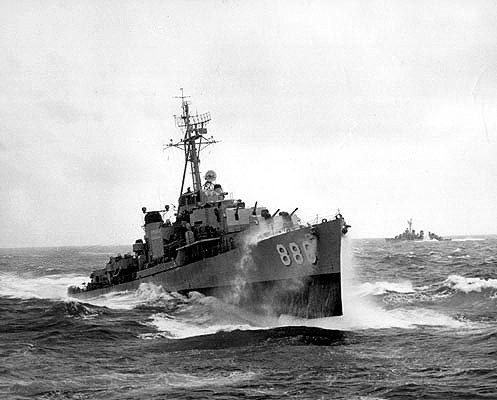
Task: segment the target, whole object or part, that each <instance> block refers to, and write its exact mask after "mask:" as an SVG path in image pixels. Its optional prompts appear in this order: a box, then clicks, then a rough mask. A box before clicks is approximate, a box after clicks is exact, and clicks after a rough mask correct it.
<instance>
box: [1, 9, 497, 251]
mask: <svg viewBox="0 0 497 400" xmlns="http://www.w3.org/2000/svg"><path fill="white" fill-rule="evenodd" d="M0 49H1V52H2V56H1V57H0V102H1V107H0V178H1V192H0V200H1V207H0V218H1V224H0V247H14V246H16V247H17V246H55V245H87V244H128V243H132V242H133V241H134V240H135V239H137V238H139V237H141V236H142V235H143V232H142V230H141V224H142V214H141V211H140V209H141V207H142V206H146V207H148V208H149V209H158V208H161V207H162V206H163V205H164V204H166V203H176V202H177V197H178V193H179V189H180V183H181V182H180V180H181V173H182V163H183V161H182V155H181V153H180V152H179V151H178V150H176V149H171V150H165V151H164V150H163V145H164V144H165V143H167V142H169V139H170V138H173V139H178V138H179V137H180V135H181V132H179V131H178V130H177V129H176V128H175V126H174V120H173V118H172V115H173V114H179V113H180V112H181V109H180V102H179V100H178V99H174V98H173V97H174V96H178V95H179V94H180V92H179V88H180V87H183V88H184V89H185V93H186V94H188V95H190V96H192V97H191V99H190V100H191V101H192V106H191V107H192V110H193V111H196V110H198V112H206V111H210V112H211V115H212V122H211V123H210V125H209V134H212V135H214V136H215V137H216V139H218V140H220V143H219V144H217V145H215V146H211V147H210V148H209V149H208V150H206V151H205V152H204V153H203V155H202V164H201V169H202V172H203V173H205V172H206V171H207V170H208V169H214V170H216V172H217V175H218V182H219V183H221V184H222V185H223V187H224V189H225V190H226V191H228V192H230V193H231V192H232V193H233V194H234V196H235V197H237V198H242V199H244V200H246V202H247V203H248V204H252V203H254V202H255V201H256V200H257V201H258V202H259V205H265V206H267V207H269V209H270V210H273V211H274V210H275V209H276V208H281V209H282V210H288V211H291V210H293V209H294V208H295V207H299V213H300V215H301V216H302V217H311V216H313V215H316V214H319V216H320V217H321V216H325V215H330V214H334V213H335V212H336V210H337V209H338V208H340V210H341V211H342V213H343V214H344V216H345V217H346V219H347V221H348V222H349V223H350V224H351V225H352V226H353V228H352V231H351V234H352V235H353V237H385V236H394V235H396V234H397V233H400V232H401V231H403V230H404V228H405V226H406V220H407V219H408V218H413V220H414V228H415V229H417V230H419V229H424V230H425V231H429V230H430V231H434V232H436V233H438V234H441V235H451V234H468V235H470V234H478V233H497V205H496V203H497V179H496V178H497V3H496V2H494V1H418V0H416V1H414V0H413V1H390V2H389V1H362V2H354V1H267V2H264V1H243V2H242V1H126V0H120V1H100V0H99V1H79V2H76V1H51V0H46V1H9V0H3V1H1V2H0Z"/></svg>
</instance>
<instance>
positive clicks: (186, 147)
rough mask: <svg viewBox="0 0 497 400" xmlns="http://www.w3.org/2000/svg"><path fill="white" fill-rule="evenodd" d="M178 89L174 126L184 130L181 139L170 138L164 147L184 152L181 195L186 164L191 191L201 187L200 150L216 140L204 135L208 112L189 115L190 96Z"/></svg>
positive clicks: (209, 117) (209, 116) (208, 117)
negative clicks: (179, 104)
mask: <svg viewBox="0 0 497 400" xmlns="http://www.w3.org/2000/svg"><path fill="white" fill-rule="evenodd" d="M180 90H181V96H176V97H175V98H176V99H181V109H182V114H181V115H180V116H177V115H175V116H174V119H175V121H176V126H177V127H178V128H180V129H182V130H183V131H184V135H183V139H181V140H180V141H178V142H176V143H173V140H172V139H171V140H170V142H169V143H168V144H167V145H166V146H165V147H166V148H169V147H176V148H178V149H181V150H183V152H184V154H185V166H184V168H183V178H182V180H181V191H180V196H181V195H182V194H183V189H184V187H185V178H186V170H187V168H188V164H190V171H191V175H192V183H193V191H194V192H197V191H199V190H200V189H201V188H202V182H201V180H200V151H201V150H203V149H205V148H206V147H207V146H209V145H210V144H213V143H217V142H216V141H215V140H214V138H213V137H212V136H211V137H209V138H207V137H206V136H205V135H207V128H206V125H207V123H208V122H209V121H210V120H211V115H210V113H205V114H196V115H190V109H189V102H188V101H186V99H187V98H188V97H190V96H185V95H184V94H183V88H181V89H180Z"/></svg>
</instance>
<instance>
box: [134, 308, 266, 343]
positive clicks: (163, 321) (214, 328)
mask: <svg viewBox="0 0 497 400" xmlns="http://www.w3.org/2000/svg"><path fill="white" fill-rule="evenodd" d="M150 324H151V325H152V326H154V327H155V328H156V329H157V330H158V331H159V334H158V335H157V334H145V335H141V336H140V337H141V338H142V339H154V338H156V337H167V338H170V339H184V338H187V337H193V336H200V335H209V334H213V333H216V332H221V331H228V332H229V331H234V330H236V329H240V330H250V329H257V328H256V327H254V326H251V325H248V324H232V323H229V322H228V321H227V322H226V324H212V325H211V324H208V323H205V322H204V323H202V321H188V320H184V319H179V318H176V317H174V316H171V315H168V314H165V313H158V314H154V315H152V317H151V321H150Z"/></svg>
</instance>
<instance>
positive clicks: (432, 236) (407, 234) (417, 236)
mask: <svg viewBox="0 0 497 400" xmlns="http://www.w3.org/2000/svg"><path fill="white" fill-rule="evenodd" d="M385 240H386V241H388V242H399V241H415V240H417V241H421V240H438V241H446V240H451V239H445V238H443V237H442V236H439V235H437V234H436V233H433V232H428V238H426V237H425V233H424V231H422V230H421V231H419V233H416V231H415V230H414V229H412V218H411V219H410V220H408V221H407V228H406V230H405V231H404V232H402V233H401V234H399V235H397V236H395V237H393V238H386V239H385Z"/></svg>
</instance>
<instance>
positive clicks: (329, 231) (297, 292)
mask: <svg viewBox="0 0 497 400" xmlns="http://www.w3.org/2000/svg"><path fill="white" fill-rule="evenodd" d="M179 98H180V99H181V104H182V114H181V116H175V120H176V125H177V126H178V128H180V129H181V130H182V132H183V138H182V139H181V140H179V141H178V142H176V143H173V141H172V140H171V142H170V143H169V144H168V145H167V146H166V147H168V148H170V147H176V148H179V149H181V150H182V151H183V152H184V155H185V164H184V168H183V177H182V181H181V190H180V195H179V202H178V208H177V210H175V211H176V212H175V213H174V215H172V216H171V217H174V222H172V221H171V219H172V218H167V216H168V215H169V214H170V213H173V210H171V208H170V207H169V206H166V207H165V208H164V209H163V210H156V211H148V210H147V209H146V208H145V207H143V208H142V212H143V214H144V226H143V228H144V231H145V235H144V239H138V240H136V242H135V244H133V254H126V255H124V256H121V255H117V256H116V257H111V258H110V260H109V262H108V263H107V265H106V266H105V267H104V268H101V269H96V270H94V271H93V272H92V274H91V275H90V282H89V283H87V284H84V285H83V287H75V286H72V287H70V288H68V294H69V295H70V296H71V297H75V298H79V299H89V298H92V297H96V296H100V295H102V294H105V293H108V292H111V291H126V290H135V289H137V288H138V287H139V285H140V284H142V283H153V284H156V285H160V286H162V288H163V289H165V290H167V291H171V292H179V293H188V292H191V291H197V292H200V293H203V294H205V295H211V296H216V297H219V298H222V299H223V300H225V301H227V302H230V303H235V304H237V305H240V306H242V307H244V308H248V309H250V310H252V311H255V312H263V313H266V314H273V315H280V314H290V315H295V316H300V317H304V318H316V317H327V316H337V315H342V297H341V291H342V288H341V263H340V254H341V240H342V236H343V235H345V234H346V233H347V230H348V228H349V227H350V226H349V225H347V224H346V223H345V220H344V218H343V217H342V215H341V214H340V213H339V212H338V213H337V214H336V215H335V216H334V217H333V218H331V219H329V220H327V219H322V220H321V221H316V222H315V223H309V224H306V225H304V224H302V223H301V221H300V219H299V218H298V217H297V215H296V214H295V213H296V211H297V209H298V208H295V210H293V211H292V212H285V211H280V210H279V209H278V210H276V211H273V212H270V211H269V209H268V208H266V207H262V206H258V203H257V202H255V204H254V205H253V206H247V205H246V204H245V202H244V201H242V200H241V199H233V198H228V196H227V195H228V193H227V192H225V191H224V190H223V188H222V186H221V185H220V184H218V183H215V182H216V178H217V176H216V173H215V172H214V171H212V170H209V171H207V172H206V173H205V176H204V182H203V183H202V181H201V174H200V152H201V150H203V149H204V148H205V147H206V146H208V145H211V144H214V143H216V141H215V140H214V139H213V137H212V136H211V137H207V128H206V126H207V123H208V122H209V121H210V119H211V118H210V114H209V113H206V114H202V115H191V114H190V109H189V102H188V101H186V97H185V96H184V95H183V90H181V96H180V97H179ZM188 167H190V171H191V177H192V189H191V188H190V187H188V188H187V189H186V190H184V188H185V178H186V173H187V169H188ZM289 195H291V194H289Z"/></svg>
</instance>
